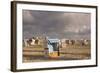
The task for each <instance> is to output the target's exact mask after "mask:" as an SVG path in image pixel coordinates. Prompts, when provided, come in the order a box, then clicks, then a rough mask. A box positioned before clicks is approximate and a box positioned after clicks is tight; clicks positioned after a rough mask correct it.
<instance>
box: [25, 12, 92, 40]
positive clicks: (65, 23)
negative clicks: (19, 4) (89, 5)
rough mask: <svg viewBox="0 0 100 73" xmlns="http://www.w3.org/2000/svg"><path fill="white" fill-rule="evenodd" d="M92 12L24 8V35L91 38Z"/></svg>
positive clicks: (27, 36)
mask: <svg viewBox="0 0 100 73" xmlns="http://www.w3.org/2000/svg"><path fill="white" fill-rule="evenodd" d="M90 34H91V14H90V13H78V12H56V11H37V10H23V37H24V39H26V38H31V37H33V36H44V35H46V36H48V37H50V38H59V39H62V38H66V39H90Z"/></svg>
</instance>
